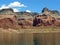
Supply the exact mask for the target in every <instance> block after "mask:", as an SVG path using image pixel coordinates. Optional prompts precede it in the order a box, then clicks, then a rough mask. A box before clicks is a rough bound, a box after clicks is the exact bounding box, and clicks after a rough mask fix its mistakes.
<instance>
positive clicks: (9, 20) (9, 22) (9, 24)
mask: <svg viewBox="0 0 60 45" xmlns="http://www.w3.org/2000/svg"><path fill="white" fill-rule="evenodd" d="M6 16H7V15H6ZM18 27H19V26H18V23H17V20H16V18H15V17H14V16H13V17H12V16H11V17H5V18H1V19H0V28H6V29H8V28H12V29H18Z"/></svg>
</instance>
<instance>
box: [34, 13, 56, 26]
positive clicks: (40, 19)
mask: <svg viewBox="0 0 60 45" xmlns="http://www.w3.org/2000/svg"><path fill="white" fill-rule="evenodd" d="M55 21H56V20H55V18H54V17H52V16H50V15H48V16H47V15H45V14H43V15H37V16H35V19H34V20H33V26H42V25H43V26H50V25H53V24H54V23H55Z"/></svg>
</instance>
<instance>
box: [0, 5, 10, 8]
mask: <svg viewBox="0 0 60 45" xmlns="http://www.w3.org/2000/svg"><path fill="white" fill-rule="evenodd" d="M5 8H9V7H8V6H6V5H5V4H4V5H2V6H1V7H0V9H5Z"/></svg>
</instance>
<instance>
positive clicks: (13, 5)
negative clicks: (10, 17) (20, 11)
mask: <svg viewBox="0 0 60 45" xmlns="http://www.w3.org/2000/svg"><path fill="white" fill-rule="evenodd" d="M8 7H26V6H25V5H24V4H21V3H19V2H13V3H10V4H9V5H8Z"/></svg>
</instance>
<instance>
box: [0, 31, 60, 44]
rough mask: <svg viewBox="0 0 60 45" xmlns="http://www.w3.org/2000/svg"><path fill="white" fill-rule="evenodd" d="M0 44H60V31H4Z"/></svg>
mask: <svg viewBox="0 0 60 45" xmlns="http://www.w3.org/2000/svg"><path fill="white" fill-rule="evenodd" d="M0 45H60V33H35V34H33V33H4V32H0Z"/></svg>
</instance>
